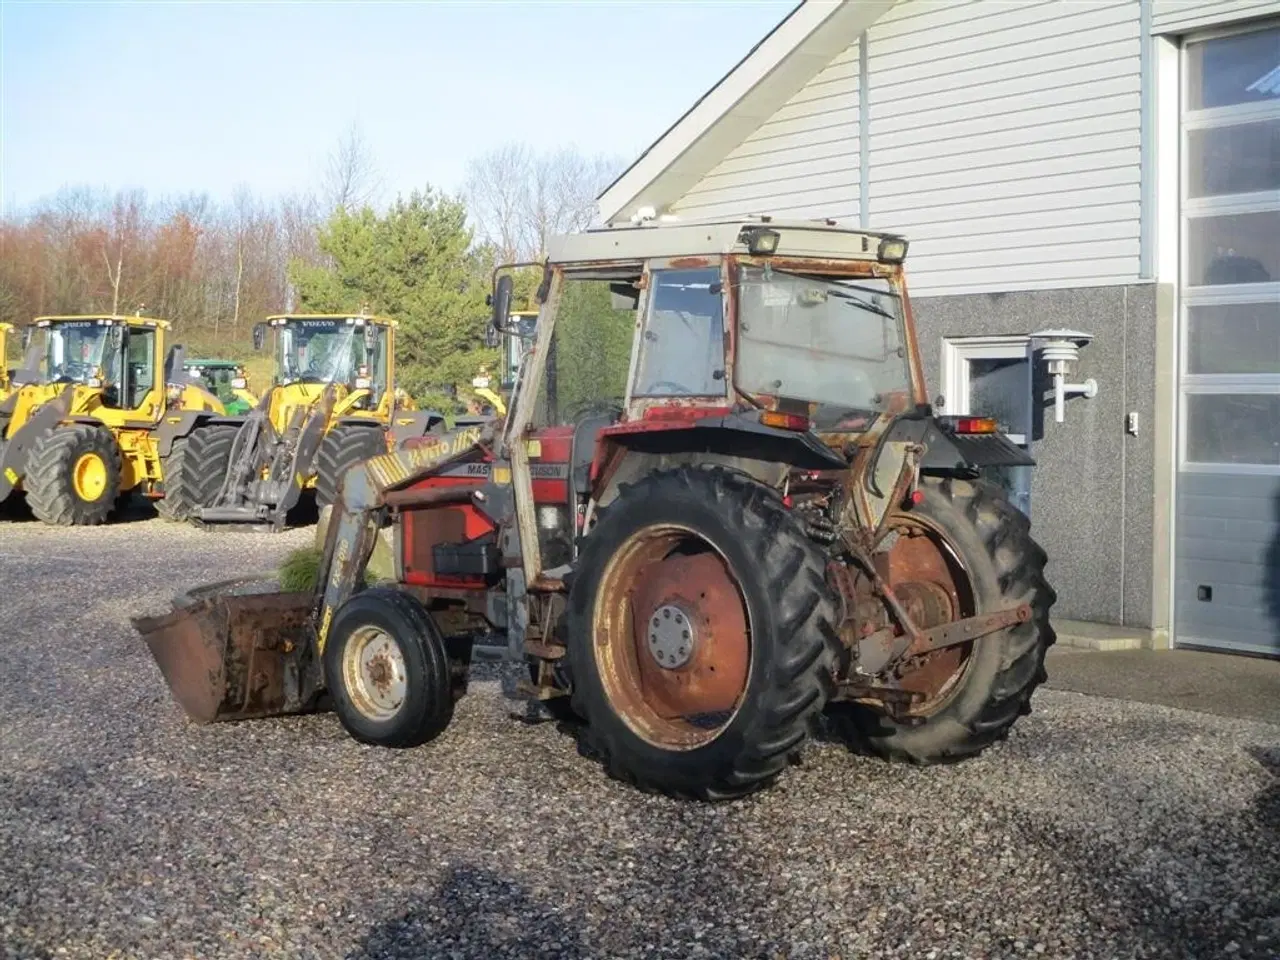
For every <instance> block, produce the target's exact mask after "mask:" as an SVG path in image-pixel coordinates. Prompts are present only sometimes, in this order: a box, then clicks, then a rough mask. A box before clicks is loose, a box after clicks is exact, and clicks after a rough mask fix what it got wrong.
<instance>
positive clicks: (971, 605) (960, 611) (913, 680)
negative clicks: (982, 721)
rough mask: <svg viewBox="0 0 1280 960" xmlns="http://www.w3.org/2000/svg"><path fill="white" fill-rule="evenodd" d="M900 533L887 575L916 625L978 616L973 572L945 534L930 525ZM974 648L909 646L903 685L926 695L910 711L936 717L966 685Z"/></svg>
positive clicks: (902, 672)
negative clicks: (921, 649) (918, 649)
mask: <svg viewBox="0 0 1280 960" xmlns="http://www.w3.org/2000/svg"><path fill="white" fill-rule="evenodd" d="M896 532H897V533H898V534H899V536H898V540H897V542H895V543H894V545H893V547H892V548H891V549H890V550H889V560H888V576H887V577H886V579H887V580H888V583H889V586H890V587H892V588H893V590H894V592H895V593H896V594H897V595H898V599H899V600H900V601H901V602H902V605H903V606H904V607H905V608H906V610H907V613H908V614H909V615H910V617H911V618H912V620H913V621H915V623H916V625H917V626H919V627H921V628H922V629H925V630H927V629H929V628H931V627H936V626H940V625H942V624H944V623H950V622H952V621H955V620H962V619H964V618H965V617H971V616H974V615H975V614H976V612H977V610H976V606H975V602H974V596H973V589H972V586H971V584H970V582H969V577H968V574H967V572H966V571H965V569H964V567H963V566H962V565H961V563H960V561H959V559H958V557H957V555H956V553H955V551H954V550H953V549H952V548H951V546H950V545H949V544H948V543H947V541H946V540H945V539H944V538H943V536H942V535H941V534H940V533H939V532H938V531H936V530H933V529H932V528H928V527H916V526H913V527H902V528H898V529H897V531H896ZM973 651H974V643H973V642H969V643H965V644H960V645H957V646H954V647H947V648H945V649H942V650H936V651H933V652H932V653H925V654H923V655H922V656H913V655H912V651H911V650H910V649H908V651H907V656H906V659H905V660H904V662H903V667H902V668H901V676H900V679H899V684H900V686H901V687H902V689H903V690H906V691H908V692H910V693H915V694H919V695H920V696H921V697H922V698H923V699H922V700H920V701H917V702H916V703H915V704H913V705H912V706H911V708H910V709H908V710H907V711H906V712H907V713H908V714H910V715H912V716H930V715H932V714H934V713H937V712H938V711H939V710H941V709H942V708H943V707H945V706H946V705H947V703H949V702H950V700H951V698H952V697H953V696H955V694H956V693H957V691H958V690H959V689H960V686H961V681H962V680H963V678H964V675H965V673H966V672H967V671H968V669H969V664H970V662H971V661H972V659H973Z"/></svg>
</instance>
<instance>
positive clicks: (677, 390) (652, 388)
mask: <svg viewBox="0 0 1280 960" xmlns="http://www.w3.org/2000/svg"><path fill="white" fill-rule="evenodd" d="M663 387H671V388H672V389H670V390H667V391H663V392H665V393H667V394H674V395H676V396H684V397H688V396H692V395H693V392H694V391H692V390H690V389H689V388H688V387H686V386H685V385H684V384H683V383H676V382H675V381H674V380H659V381H658V382H657V383H651V384H649V389H647V390H646V391H645V393H646V394H651V393H658V392H660V391H662V388H663Z"/></svg>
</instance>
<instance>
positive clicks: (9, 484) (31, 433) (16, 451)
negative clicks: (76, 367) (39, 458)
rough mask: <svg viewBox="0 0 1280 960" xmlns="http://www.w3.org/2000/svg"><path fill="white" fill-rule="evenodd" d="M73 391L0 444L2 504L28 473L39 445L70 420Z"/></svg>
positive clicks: (50, 402)
mask: <svg viewBox="0 0 1280 960" xmlns="http://www.w3.org/2000/svg"><path fill="white" fill-rule="evenodd" d="M70 407H71V391H70V390H63V391H62V392H61V393H59V394H58V395H57V396H56V397H54V399H52V400H50V401H49V402H48V403H46V404H44V405H43V406H42V407H40V409H38V410H36V411H35V413H33V414H32V415H31V416H30V417H28V418H27V422H26V423H24V424H23V425H22V426H21V427H19V428H18V429H17V430H15V431H14V432H13V434H12V436H10V437H9V439H8V440H7V441H6V442H5V443H3V444H0V500H3V499H4V498H5V497H7V496H8V495H9V494H10V493H11V492H12V491H13V488H14V487H15V486H17V485H18V482H19V481H20V480H21V479H22V477H23V475H24V474H25V473H26V472H27V457H28V455H29V454H30V453H31V448H32V447H34V446H35V444H36V441H37V440H39V439H40V437H41V436H43V435H44V434H45V432H46V431H49V430H52V429H53V428H54V427H55V426H57V425H58V424H59V423H61V422H63V421H64V420H65V419H66V418H67V411H68V410H69V409H70Z"/></svg>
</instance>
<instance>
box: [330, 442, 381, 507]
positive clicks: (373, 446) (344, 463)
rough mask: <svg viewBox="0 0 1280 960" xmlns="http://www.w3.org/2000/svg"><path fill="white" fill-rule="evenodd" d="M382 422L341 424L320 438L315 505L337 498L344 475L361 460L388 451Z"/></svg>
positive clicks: (331, 501)
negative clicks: (359, 424) (377, 423)
mask: <svg viewBox="0 0 1280 960" xmlns="http://www.w3.org/2000/svg"><path fill="white" fill-rule="evenodd" d="M385 436H386V435H385V434H384V433H383V429H382V427H381V426H369V427H366V426H362V425H361V426H357V425H353V424H339V425H338V426H336V427H334V428H333V429H332V430H330V431H329V433H328V434H327V435H326V436H325V438H324V440H322V441H321V442H320V450H319V452H318V453H317V454H316V506H317V507H318V508H319V509H322V510H323V509H324V508H325V507H327V506H329V505H330V504H332V503H333V502H334V501H336V500H337V499H338V484H339V483H340V482H341V481H342V477H343V475H344V474H345V473H346V472H347V471H348V470H350V469H351V468H352V467H354V466H355V465H356V464H357V463H360V462H361V461H362V460H368V459H369V458H370V457H376V456H378V454H381V453H386V452H387V444H386V439H385Z"/></svg>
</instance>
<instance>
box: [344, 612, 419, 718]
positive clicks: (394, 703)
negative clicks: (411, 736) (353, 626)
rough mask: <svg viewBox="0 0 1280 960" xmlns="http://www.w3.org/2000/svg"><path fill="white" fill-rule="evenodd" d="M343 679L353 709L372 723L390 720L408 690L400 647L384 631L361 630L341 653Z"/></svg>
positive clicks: (376, 628)
mask: <svg viewBox="0 0 1280 960" xmlns="http://www.w3.org/2000/svg"><path fill="white" fill-rule="evenodd" d="M342 680H343V684H344V685H345V686H346V688H347V693H348V695H349V696H350V698H351V704H352V706H354V707H355V708H356V709H357V710H359V711H360V712H361V713H362V714H364V715H365V716H366V717H368V718H369V719H370V720H376V721H383V720H390V719H391V718H392V717H394V716H395V715H396V714H397V713H399V712H400V707H401V706H402V705H403V704H404V698H405V695H406V694H407V693H408V689H409V681H408V675H407V671H406V669H405V662H404V654H403V653H402V652H401V650H400V645H399V644H397V643H396V642H395V640H393V639H392V638H391V635H390V634H388V633H387V632H386V631H385V630H382V629H380V628H378V627H373V626H369V627H361V628H360V629H359V630H357V631H355V633H353V634H352V635H351V639H350V640H348V641H347V645H346V647H345V648H344V649H343V651H342Z"/></svg>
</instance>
